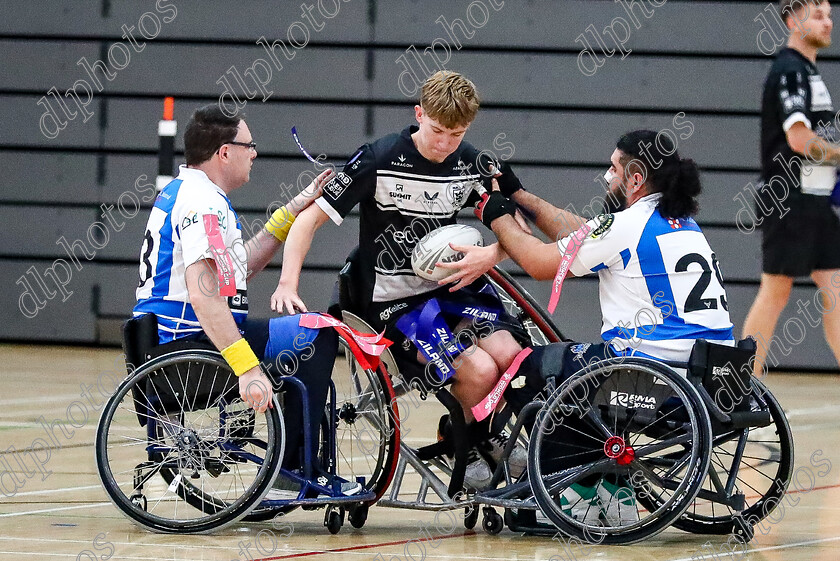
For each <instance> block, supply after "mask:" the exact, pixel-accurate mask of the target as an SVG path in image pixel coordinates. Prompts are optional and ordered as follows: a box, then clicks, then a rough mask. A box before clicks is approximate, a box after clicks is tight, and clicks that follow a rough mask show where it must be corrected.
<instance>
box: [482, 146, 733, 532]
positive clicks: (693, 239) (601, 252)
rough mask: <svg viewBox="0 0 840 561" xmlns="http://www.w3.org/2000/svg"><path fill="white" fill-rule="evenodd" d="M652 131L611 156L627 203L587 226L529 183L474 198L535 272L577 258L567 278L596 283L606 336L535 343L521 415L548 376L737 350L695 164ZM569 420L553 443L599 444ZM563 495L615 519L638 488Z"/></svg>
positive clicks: (514, 393) (586, 483)
mask: <svg viewBox="0 0 840 561" xmlns="http://www.w3.org/2000/svg"><path fill="white" fill-rule="evenodd" d="M656 138H657V133H656V132H654V131H649V130H638V131H633V132H630V133H628V134H625V135H624V136H622V137H621V138H620V139H619V140H618V142H617V144H616V147H615V150H614V151H613V153H612V155H611V156H610V167H609V170H608V172H607V176H608V178H609V181H610V184H611V190H612V192H613V194H614V196H615V197H616V198H617V199H618V200H619V201H620V202H621V203H622V206H624V207H626V210H622V211H620V212H616V213H614V214H604V215H601V216H599V217H597V218H595V219H592V220H589V221H587V220H585V219H584V218H582V217H580V216H576V215H574V214H572V213H569V212H567V211H564V210H562V209H560V208H557V207H555V206H554V205H552V204H551V203H548V202H546V201H544V200H542V199H541V198H539V197H537V196H536V195H534V194H532V193H530V192H528V191H525V190H523V189H518V190H515V191H513V192H508V193H505V194H507V195H509V197H510V199H509V198H506V197H505V194H503V192H501V191H499V190H497V189H498V185H496V184H495V180H494V190H493V191H492V193H490V195H489V197H487V198H486V199H485V200H483V201H482V203H481V204H480V205H479V208H478V209H477V211H476V213H477V215H478V216H479V218H480V219H481V220H482V222H483V223H484V224H485V225H486V226H488V227H489V228H492V230H493V232H494V233H495V234H496V237H497V238H498V240H499V243H500V244H501V246H502V248H503V249H504V250H505V252H507V254H508V255H510V257H511V258H512V259H513V260H514V261H516V262H517V263H518V264H519V265H520V266H521V267H522V268H523V269H525V271H526V272H527V273H528V274H529V275H530V276H531V277H533V278H535V279H537V280H549V279H553V278H555V274H556V273H557V271H558V268H559V266H560V263H561V260H562V259H563V258H564V257H566V258H567V259H572V261H571V265H570V266H569V268H568V273H567V276H583V275H589V274H594V273H597V274H598V278H599V298H600V308H601V316H602V321H603V324H602V327H601V338H602V341H600V342H597V343H588V342H566V343H553V344H549V345H546V346H544V347H535V348H534V349H532V350H531V353H530V354H529V355H528V356H527V358H525V359H524V361H523V362H522V364H521V366H520V368H519V371H520V372H522V373H523V374H525V380H526V382H525V386H524V387H522V388H517V389H513V388H509V389H508V391H506V392H505V396H506V397H507V398H508V400H509V402H510V403H511V405H512V407H513V408H514V410H516V411H521V409H522V407H523V406H524V405H525V404H527V403H529V402H531V401H532V400H533V399H534V397H535V396H536V395H537V394H539V393H540V392H541V391H543V389H544V386H545V377H544V376H545V375H546V374H547V373H549V372H550V373H551V375H555V376H557V377H558V379H559V380H563V379H565V378H566V377H568V376H570V375H571V374H573V373H574V372H576V371H578V370H580V369H581V368H583V367H585V366H587V365H589V364H591V363H592V362H595V361H599V360H603V359H607V358H612V357H617V356H640V357H646V358H651V359H655V360H667V361H679V362H688V359H689V356H690V354H691V350H692V347H693V346H694V343H695V341H696V340H697V339H706V340H710V341H715V342H718V343H722V344H724V345H728V346H734V345H735V340H734V339H733V335H732V322H731V321H730V319H729V308H728V303H727V297H726V290H725V289H724V287H723V279H722V276H721V272H720V267H719V264H718V260H717V257H716V255H715V253H714V252H713V251H712V248H711V247H709V243H708V241H707V240H706V237H705V236H704V235H703V232H702V231H701V230H700V227H699V226H698V225H697V223H696V222H695V221H694V219H693V218H692V216H693V215H695V214H696V213H697V210H698V203H697V197H698V195H699V194H700V191H701V185H700V176H699V172H698V170H697V165H696V164H695V163H694V161H693V160H690V159H686V158H682V157H680V155H679V154H678V153H677V150H676V146H673V145H672V144H671V141H670V139H667V137H666V138H664V139H660V141H658V142H657V140H656ZM660 147H661V148H660ZM646 148H649V150H646ZM511 199H512V200H511ZM513 202H515V203H516V204H518V205H520V206H521V207H524V208H525V210H526V211H528V212H529V213H530V214H532V215H533V216H534V218H535V222H536V225H537V227H538V228H539V229H540V230H541V231H542V232H543V233H544V234H545V235H546V236H548V237H549V238H550V239H553V240H559V241H557V242H549V243H544V242H543V241H541V240H540V239H538V238H536V237H534V236H532V235H530V234H528V233H526V232H525V231H523V230H522V229H521V228H520V227H519V224H518V223H517V222H516V220H515V219H514V218H513V209H514V206H515V205H514V204H513ZM558 250H559V251H558ZM575 251H576V252H577V253H576V254H575V253H574V252H575ZM567 252H568V254H567ZM547 368H548V369H549V370H547ZM564 423H565V425H566V426H567V427H572V428H573V430H572V431H571V432H570V431H566V432H564V438H565V439H567V440H564V441H563V442H558V443H556V445H557V446H558V447H562V446H567V447H571V448H577V449H590V448H592V441H593V440H595V441H598V437H597V436H593V435H590V434H588V432H587V431H589V430H591V428H587V426H586V423H578V424H575V423H576V421H575V419H572V418H565V419H564ZM579 455H580V454H578V455H577V456H579ZM576 459H579V458H576ZM563 501H564V502H563V504H564V505H566V506H565V507H564V510H568V511H569V513H570V515H571V516H573V517H575V518H577V519H579V520H582V521H583V520H585V521H587V522H589V523H594V522H595V521H597V520H598V517H599V516H602V515H603V516H604V517H605V519H606V520H607V521H608V522H609V523H610V524H611V525H616V524H628V523H633V522H636V521H638V512H637V507H636V501H635V495H634V492H633V490H632V486H631V485H630V484H629V482H628V481H626V480H624V479H623V478H621V477H612V476H602V475H598V474H596V475H592V476H590V477H587V478H584V479H582V480H580V481H579V482H578V483H575V484H573V485H571V486H570V487H569V489H567V490H566V491H564V493H563Z"/></svg>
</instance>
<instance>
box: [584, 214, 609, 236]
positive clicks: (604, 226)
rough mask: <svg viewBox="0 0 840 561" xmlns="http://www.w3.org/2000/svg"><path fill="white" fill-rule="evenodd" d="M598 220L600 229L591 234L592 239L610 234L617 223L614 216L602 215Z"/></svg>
mask: <svg viewBox="0 0 840 561" xmlns="http://www.w3.org/2000/svg"><path fill="white" fill-rule="evenodd" d="M596 220H598V227H597V228H595V229H594V230H593V231H592V233H591V234H589V237H590V238H592V239H595V238H598V237H600V236H603V235H604V234H606V233H607V232H609V231H610V228H611V227H612V224H613V222H614V221H615V217H614V216H613V215H612V214H602V215H601V216H599V217H597V218H596Z"/></svg>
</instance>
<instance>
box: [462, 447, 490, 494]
mask: <svg viewBox="0 0 840 561" xmlns="http://www.w3.org/2000/svg"><path fill="white" fill-rule="evenodd" d="M491 479H493V472H492V471H490V465H489V464H488V463H487V460H485V459H484V458H482V457H481V454H479V453H478V450H476V449H475V448H474V447H473V448H470V451H469V454H468V455H467V469H466V471H465V473H464V484H465V485H466V486H467V487H469V488H470V489H475V490H476V491H481V490H483V489H484V488H485V487H487V486H488V485H489V484H490V480H491Z"/></svg>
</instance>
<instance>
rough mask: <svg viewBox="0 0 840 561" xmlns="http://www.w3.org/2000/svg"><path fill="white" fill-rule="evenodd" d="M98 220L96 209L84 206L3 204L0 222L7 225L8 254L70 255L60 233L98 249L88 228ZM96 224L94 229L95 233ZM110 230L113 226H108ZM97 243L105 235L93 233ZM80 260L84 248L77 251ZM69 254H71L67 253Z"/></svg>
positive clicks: (6, 243)
mask: <svg viewBox="0 0 840 561" xmlns="http://www.w3.org/2000/svg"><path fill="white" fill-rule="evenodd" d="M97 220H98V215H97V214H96V213H95V212H94V211H93V210H88V209H84V208H61V207H46V208H45V207H31V206H30V207H27V206H0V224H3V225H4V229H3V231H4V238H5V239H4V246H3V249H2V252H3V253H4V254H5V255H16V256H33V257H35V256H38V257H50V258H53V259H54V258H56V257H62V256H64V257H67V254H66V253H65V252H64V250H62V249H61V246H60V245H57V241H58V239H59V238H60V237H62V236H64V238H65V239H66V240H67V241H68V242H69V243H70V244H72V243H73V242H74V241H75V240H78V239H81V240H84V244H85V246H86V247H87V248H88V250H89V251H91V252H93V253H96V252H97V250H95V249H94V248H93V247H92V246H91V245H90V243H89V241H88V238H87V231H88V228H89V227H90V225H91V224H93V223H94V222H96V221H97ZM96 231H97V228H94V229H93V230H92V235H93V236H97V235H98V234H96V233H94V232H96ZM109 233H110V229H109ZM94 241H95V242H96V243H97V244H98V245H102V242H103V241H104V240H103V239H101V238H99V237H94ZM77 255H78V257H79V260H80V261H82V262H84V261H85V257H83V252H82V250H79V251H78V252H77ZM68 258H69V257H68Z"/></svg>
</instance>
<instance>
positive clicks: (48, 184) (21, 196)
mask: <svg viewBox="0 0 840 561" xmlns="http://www.w3.org/2000/svg"><path fill="white" fill-rule="evenodd" d="M0 168H2V169H3V173H2V175H0V200H3V201H27V202H29V201H39V202H52V203H63V202H71V203H75V202H84V203H95V202H96V201H98V200H99V198H100V192H99V189H98V188H97V187H96V156H95V155H89V154H56V153H33V152H26V151H22V150H9V151H3V152H0Z"/></svg>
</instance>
